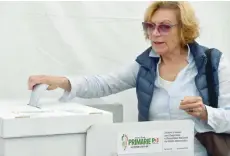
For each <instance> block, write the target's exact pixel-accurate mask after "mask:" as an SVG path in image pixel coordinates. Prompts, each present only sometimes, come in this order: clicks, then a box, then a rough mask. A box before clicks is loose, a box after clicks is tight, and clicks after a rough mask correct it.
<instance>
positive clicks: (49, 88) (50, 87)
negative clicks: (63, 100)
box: [47, 85, 58, 90]
mask: <svg viewBox="0 0 230 156" xmlns="http://www.w3.org/2000/svg"><path fill="white" fill-rule="evenodd" d="M56 88H58V87H57V86H56V85H50V86H49V87H48V88H47V90H54V89H56Z"/></svg>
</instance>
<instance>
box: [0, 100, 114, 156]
mask: <svg viewBox="0 0 230 156" xmlns="http://www.w3.org/2000/svg"><path fill="white" fill-rule="evenodd" d="M43 102H44V103H42V105H41V108H36V107H32V106H29V105H27V104H26V102H25V101H20V102H19V101H0V156H85V149H86V147H85V145H86V132H87V130H88V129H89V128H90V127H91V126H92V125H94V124H108V123H112V122H113V117H112V113H110V112H107V111H103V110H99V109H96V108H91V107H88V106H84V105H81V104H77V103H67V102H65V103H59V102H58V101H52V100H50V101H47V102H46V101H43Z"/></svg>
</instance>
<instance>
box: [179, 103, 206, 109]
mask: <svg viewBox="0 0 230 156" xmlns="http://www.w3.org/2000/svg"><path fill="white" fill-rule="evenodd" d="M200 107H202V102H200V101H198V102H195V103H183V104H181V105H180V109H183V110H189V109H193V108H194V109H195V108H200Z"/></svg>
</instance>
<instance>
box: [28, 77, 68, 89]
mask: <svg viewBox="0 0 230 156" xmlns="http://www.w3.org/2000/svg"><path fill="white" fill-rule="evenodd" d="M38 84H47V85H49V87H48V89H47V90H54V89H56V88H62V89H64V90H66V91H70V90H71V85H70V82H69V80H68V79H67V78H66V77H60V76H48V75H32V76H30V77H29V80H28V89H29V90H33V87H34V86H35V85H38Z"/></svg>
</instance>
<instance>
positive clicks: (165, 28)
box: [142, 22, 177, 35]
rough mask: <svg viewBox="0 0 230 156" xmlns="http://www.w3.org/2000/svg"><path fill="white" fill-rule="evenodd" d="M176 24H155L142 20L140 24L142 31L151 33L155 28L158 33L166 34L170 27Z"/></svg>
mask: <svg viewBox="0 0 230 156" xmlns="http://www.w3.org/2000/svg"><path fill="white" fill-rule="evenodd" d="M176 25H177V24H173V25H171V24H159V25H157V24H155V23H150V22H142V26H143V29H144V31H146V32H147V33H148V34H149V33H152V32H153V31H154V30H155V29H157V31H158V32H159V33H160V35H167V34H168V33H169V31H170V30H171V28H172V27H174V26H176Z"/></svg>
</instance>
